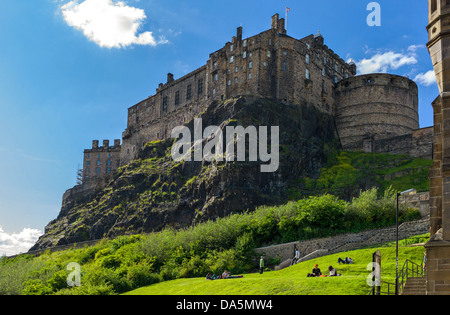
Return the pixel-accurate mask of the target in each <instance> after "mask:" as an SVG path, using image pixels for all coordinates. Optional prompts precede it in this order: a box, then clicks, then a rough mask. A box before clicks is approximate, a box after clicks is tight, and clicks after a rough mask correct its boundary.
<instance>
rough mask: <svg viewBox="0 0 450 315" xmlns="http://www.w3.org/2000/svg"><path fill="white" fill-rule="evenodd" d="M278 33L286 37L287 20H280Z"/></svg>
mask: <svg viewBox="0 0 450 315" xmlns="http://www.w3.org/2000/svg"><path fill="white" fill-rule="evenodd" d="M278 32H280V33H281V34H284V35H286V33H287V32H286V20H285V19H284V18H282V19H279V20H278Z"/></svg>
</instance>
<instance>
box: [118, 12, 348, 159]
mask: <svg viewBox="0 0 450 315" xmlns="http://www.w3.org/2000/svg"><path fill="white" fill-rule="evenodd" d="M355 74H356V67H355V65H354V64H348V63H346V62H345V61H344V60H343V59H342V58H340V57H339V56H338V55H337V54H335V53H334V52H333V51H332V50H331V49H329V48H328V47H327V46H326V45H324V43H323V37H322V36H321V35H320V34H319V35H316V36H313V35H310V36H307V37H305V38H303V39H295V38H293V37H290V36H288V35H286V30H285V28H284V20H283V19H280V18H279V15H278V14H276V15H274V16H273V17H272V27H271V29H269V30H267V31H264V32H262V33H260V34H258V35H255V36H252V37H249V38H245V39H244V38H242V27H239V28H238V29H237V33H236V36H233V38H232V40H231V41H230V42H227V43H226V44H225V45H224V47H223V48H221V49H219V50H218V51H216V52H213V53H211V54H210V56H209V59H208V61H207V62H206V65H204V66H203V67H200V68H199V69H197V70H195V71H193V72H191V73H189V74H187V75H185V76H183V77H182V78H179V79H176V80H175V79H174V77H173V75H172V74H170V73H169V74H168V76H167V82H166V83H165V84H162V83H161V84H160V85H159V87H158V89H157V90H156V94H155V95H153V96H150V97H149V98H148V99H146V100H144V101H142V102H140V103H138V104H136V105H134V106H132V107H130V108H129V109H128V121H127V129H126V130H125V132H124V133H123V144H122V151H121V165H125V164H127V163H129V162H130V161H131V160H133V159H135V158H136V157H137V153H138V151H139V150H140V149H141V148H142V146H143V145H145V143H147V142H151V141H155V140H163V139H166V138H169V137H170V136H171V130H172V129H173V128H174V127H176V126H179V125H183V124H184V123H186V122H188V121H190V120H191V119H193V118H194V117H195V116H197V115H198V114H199V113H200V112H202V111H203V110H204V109H205V107H206V106H208V105H209V104H210V103H211V102H213V101H220V100H225V99H230V98H233V97H237V96H241V95H248V96H257V97H263V98H271V99H276V100H281V101H283V102H285V103H290V104H301V103H303V102H307V103H312V104H314V105H315V106H316V107H317V108H319V109H320V110H322V111H324V112H327V113H329V114H332V113H333V108H334V105H335V104H334V101H335V99H334V92H333V89H334V85H335V83H336V82H337V81H339V80H342V79H344V78H347V77H351V76H353V75H355Z"/></svg>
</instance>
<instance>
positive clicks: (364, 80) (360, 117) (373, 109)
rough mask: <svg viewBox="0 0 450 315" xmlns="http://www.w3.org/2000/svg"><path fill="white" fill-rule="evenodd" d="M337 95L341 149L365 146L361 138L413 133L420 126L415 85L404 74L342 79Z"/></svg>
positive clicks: (369, 75) (337, 121)
mask: <svg viewBox="0 0 450 315" xmlns="http://www.w3.org/2000/svg"><path fill="white" fill-rule="evenodd" d="M336 97H337V101H336V114H335V116H336V124H337V128H338V132H339V136H340V139H341V143H342V146H343V148H344V150H357V149H364V147H365V145H364V144H363V142H364V139H372V141H378V140H380V139H389V138H394V137H398V136H404V135H412V134H413V132H414V130H417V129H419V115H418V89H417V85H416V83H414V81H411V80H409V79H408V78H406V77H401V76H396V75H390V74H368V75H361V76H356V77H353V78H348V79H344V80H342V81H340V82H339V83H338V84H337V87H336ZM366 151H367V149H366Z"/></svg>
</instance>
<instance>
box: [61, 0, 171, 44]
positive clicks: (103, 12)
mask: <svg viewBox="0 0 450 315" xmlns="http://www.w3.org/2000/svg"><path fill="white" fill-rule="evenodd" d="M60 10H61V13H62V16H63V18H64V20H65V21H66V23H67V24H68V25H70V26H72V27H74V28H76V29H78V30H80V31H82V32H83V34H84V35H85V36H86V37H87V38H88V39H90V40H91V41H93V42H95V43H96V44H97V45H99V46H101V47H107V48H123V47H128V46H130V45H150V46H156V45H159V44H165V43H167V42H168V41H167V40H166V39H165V37H164V36H159V37H158V39H156V38H155V36H153V33H152V32H150V31H147V32H141V33H138V31H139V29H140V28H141V27H142V25H143V22H144V21H145V20H146V19H147V16H146V14H145V12H144V10H142V9H138V8H135V7H131V6H128V5H126V4H125V3H124V2H122V1H113V0H84V1H81V3H80V0H73V1H70V2H68V3H66V4H64V5H61V6H60Z"/></svg>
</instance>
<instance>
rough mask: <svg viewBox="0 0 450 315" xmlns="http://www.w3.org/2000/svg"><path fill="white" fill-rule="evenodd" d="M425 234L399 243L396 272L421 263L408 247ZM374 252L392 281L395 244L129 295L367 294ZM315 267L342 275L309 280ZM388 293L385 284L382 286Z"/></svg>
mask: <svg viewBox="0 0 450 315" xmlns="http://www.w3.org/2000/svg"><path fill="white" fill-rule="evenodd" d="M427 237H428V236H427V235H422V236H418V237H415V238H411V239H408V240H406V241H402V242H401V243H400V245H401V246H400V248H399V271H401V269H402V267H403V263H404V262H405V261H406V260H407V259H409V260H411V261H414V262H416V263H418V264H421V262H422V259H423V254H424V251H425V249H424V247H423V246H421V245H407V244H412V243H417V242H425V241H426V239H427ZM376 250H380V252H381V280H382V281H386V282H391V283H393V282H394V281H395V269H396V268H395V263H396V255H395V242H393V243H388V244H385V245H383V246H380V247H371V248H366V249H361V250H355V251H349V252H344V253H338V254H334V255H329V256H324V257H320V258H317V259H314V260H311V261H306V262H302V263H299V264H297V265H294V266H291V267H289V268H286V269H283V270H280V271H269V272H264V274H262V275H260V274H259V273H252V274H245V275H244V277H243V278H239V279H224V280H214V281H210V280H205V279H204V278H192V279H178V280H173V281H166V282H161V283H158V284H154V285H151V286H148V287H144V288H140V289H137V290H134V291H131V292H128V293H126V294H128V295H367V294H369V292H370V289H371V288H370V287H369V286H368V284H367V278H368V276H370V273H371V270H368V264H369V263H371V262H372V255H373V253H374V252H375V251H376ZM339 257H340V258H345V257H351V258H353V259H354V261H355V263H354V264H350V265H343V264H341V265H339V264H338V263H337V260H338V258H339ZM314 264H318V265H319V268H321V270H322V273H325V272H326V274H328V271H327V268H328V266H329V265H332V266H333V267H335V268H336V269H337V270H338V272H339V273H340V274H342V276H340V277H326V278H308V277H307V276H306V275H307V274H308V273H310V272H311V269H312V268H313V266H314ZM382 291H387V285H386V284H383V285H382Z"/></svg>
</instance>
